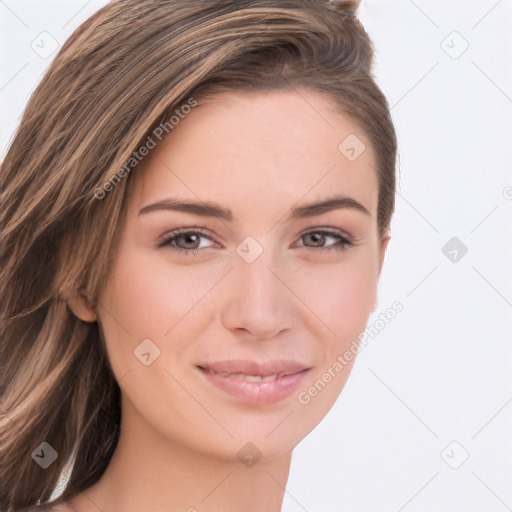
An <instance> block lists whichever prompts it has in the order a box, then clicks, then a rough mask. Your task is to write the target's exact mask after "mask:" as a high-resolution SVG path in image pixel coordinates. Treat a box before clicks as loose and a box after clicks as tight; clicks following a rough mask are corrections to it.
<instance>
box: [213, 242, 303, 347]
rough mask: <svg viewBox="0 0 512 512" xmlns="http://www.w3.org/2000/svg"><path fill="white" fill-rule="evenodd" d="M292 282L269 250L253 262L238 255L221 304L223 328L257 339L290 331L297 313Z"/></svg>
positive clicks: (268, 337)
mask: <svg viewBox="0 0 512 512" xmlns="http://www.w3.org/2000/svg"><path fill="white" fill-rule="evenodd" d="M289 280H290V276H289V275H287V273H286V271H284V270H283V269H282V266H279V265H277V263H276V261H275V258H272V257H271V255H270V251H267V250H264V251H263V253H262V254H260V255H259V256H258V257H257V258H256V260H254V261H253V262H252V263H248V262H247V261H245V260H244V259H243V258H241V257H239V256H238V255H237V254H236V253H235V264H234V269H233V270H232V271H231V272H230V274H229V279H228V282H227V286H226V288H225V289H224V293H222V297H224V299H223V302H222V304H221V305H220V306H221V320H222V323H223V325H224V327H225V328H226V329H229V330H231V331H233V332H235V334H237V335H240V334H241V333H244V334H246V335H247V336H251V337H252V338H257V339H270V338H273V337H275V336H277V334H279V332H281V331H283V330H289V329H291V328H292V327H293V325H294V322H295V321H296V318H297V311H296V305H295V300H294V299H295V297H294V295H293V293H292V291H291V290H290V288H292V287H291V286H290V283H289V282H287V281H289ZM289 287H290V288H289ZM292 289H293V288H292Z"/></svg>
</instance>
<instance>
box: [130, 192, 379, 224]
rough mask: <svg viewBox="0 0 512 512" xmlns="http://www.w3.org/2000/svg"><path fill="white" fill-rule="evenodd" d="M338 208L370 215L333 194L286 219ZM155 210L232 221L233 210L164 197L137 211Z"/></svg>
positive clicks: (204, 202)
mask: <svg viewBox="0 0 512 512" xmlns="http://www.w3.org/2000/svg"><path fill="white" fill-rule="evenodd" d="M338 209H353V210H356V211H359V212H362V213H364V214H365V215H371V214H370V212H369V210H368V209H367V208H366V207H365V206H363V205H362V204H361V203H360V202H358V201H356V200H355V199H353V198H351V197H347V196H334V197H331V198H328V199H325V200H323V201H319V202H315V203H309V204H306V205H304V206H298V207H295V208H293V209H292V210H291V211H290V213H289V214H288V215H287V219H288V220H291V219H304V218H309V217H314V216H316V215H322V214H323V213H327V212H330V211H332V210H338ZM157 210H170V211H179V212H185V213H192V214H195V215H200V216H201V217H215V218H218V219H224V220H226V221H228V222H232V221H233V219H234V216H233V212H232V211H231V210H230V209H228V208H224V207H222V206H220V205H218V204H216V203H213V202H211V201H201V202H194V201H189V200H184V199H174V198H169V199H164V200H162V201H158V202H157V203H153V204H150V205H147V206H144V208H142V209H141V210H140V212H139V215H143V214H145V213H150V212H154V211H157Z"/></svg>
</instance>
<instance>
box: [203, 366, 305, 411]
mask: <svg viewBox="0 0 512 512" xmlns="http://www.w3.org/2000/svg"><path fill="white" fill-rule="evenodd" d="M196 368H197V369H198V371H199V372H200V373H201V374H202V375H203V377H204V378H205V379H206V380H207V381H208V382H209V383H211V384H213V385H214V386H215V387H216V388H218V389H220V390H221V391H223V392H224V393H226V394H228V395H230V396H231V397H236V398H237V399H238V400H241V401H243V402H246V403H253V404H270V403H275V402H279V401H281V400H284V399H285V398H287V397H288V396H290V395H291V394H292V393H293V392H294V391H296V390H297V389H298V388H299V387H300V386H301V385H302V384H303V382H304V380H305V378H306V376H307V374H308V373H309V372H310V370H311V367H308V366H306V365H304V364H301V363H298V362H295V361H285V360H279V361H268V362H265V363H257V362H255V361H248V360H229V361H219V362H215V363H208V364H201V365H197V366H196Z"/></svg>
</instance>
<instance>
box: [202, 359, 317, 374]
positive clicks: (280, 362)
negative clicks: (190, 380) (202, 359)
mask: <svg viewBox="0 0 512 512" xmlns="http://www.w3.org/2000/svg"><path fill="white" fill-rule="evenodd" d="M197 366H198V367H199V368H203V369H205V370H211V371H213V372H215V373H221V372H226V373H232V374H235V373H241V374H244V375H254V376H261V377H269V376H270V375H292V374H293V373H298V372H301V371H304V370H309V369H310V367H309V366H307V365H305V364H303V363H300V362H298V361H292V360H287V359H276V360H272V361H264V362H257V361H251V360H248V359H229V360H225V361H215V362H211V363H204V364H200V365H197Z"/></svg>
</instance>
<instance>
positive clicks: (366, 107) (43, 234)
mask: <svg viewBox="0 0 512 512" xmlns="http://www.w3.org/2000/svg"><path fill="white" fill-rule="evenodd" d="M355 4H357V2H327V1H326V0H279V1H276V0H117V1H113V2H111V3H109V4H108V5H107V6H105V7H104V8H102V9H101V10H99V11H98V12H97V13H95V14H94V15H93V16H92V17H90V18H89V19H88V20H86V21H85V22H84V23H83V24H82V25H81V26H80V27H78V28H77V29H76V30H75V32H74V33H73V34H72V35H71V37H70V38H69V39H68V40H67V41H66V43H65V44H64V45H63V47H62V49H61V50H60V52H59V53H58V55H57V56H56V57H55V59H54V61H53V62H52V64H51V66H50V68H49V70H48V71H47V73H46V74H45V76H44V78H43V79H42V81H41V83H40V84H39V86H38V87H37V89H36V90H35V92H34V93H33V95H32V97H31V98H30V101H29V102H28V105H27V107H26V110H25V112H24V114H23V117H22V119H21V122H20V125H19V127H18V130H17V132H16V134H15V137H14V139H13V141H12V144H11V146H10V148H9V150H8V152H7V154H6V156H5V159H4V161H3V163H2V168H1V171H0V179H1V183H0V185H1V196H0V200H1V205H2V211H1V228H2V248H1V275H0V277H1V282H0V290H1V295H2V298H3V308H2V312H1V313H2V315H1V331H0V334H1V340H2V345H1V349H0V355H1V368H0V370H1V383H0V397H1V404H0V406H1V411H0V412H1V417H0V443H1V444H0V449H1V452H0V480H1V490H0V509H1V510H2V511H3V512H13V511H15V510H19V509H21V508H24V507H29V506H34V505H40V504H43V503H46V502H48V500H49V499H50V497H51V495H52V493H53V491H54V489H55V488H56V485H57V483H58V481H59V476H61V474H62V473H63V471H64V470H65V469H66V468H69V469H70V473H69V480H68V483H67V486H66V488H65V490H64V492H63V493H62V495H61V496H60V497H59V499H58V500H57V501H56V502H61V501H65V500H68V499H69V498H71V497H72V496H74V495H76V494H77V493H79V492H80V491H81V490H84V489H86V488H87V487H89V486H91V485H93V484H94V483H95V482H96V481H97V480H98V479H99V478H100V477H101V475H102V473H103V472H104V470H105V469H106V467H107V465H108V463H109V461H110V458H111V456H112V454H113V452H114V449H115V447H116V443H117V440H118V435H119V427H120V418H121V410H120V389H119V386H118V383H117V382H116V380H115V378H114V375H113V373H112V371H111V368H110V365H109V361H108V358H107V355H106V350H105V345H104V341H102V339H101V337H100V332H99V327H98V324H97V323H96V322H91V323H88V322H83V321H82V320H79V319H78V318H77V317H76V316H74V315H73V313H72V311H71V310H70V308H69V306H68V304H67V302H66V300H65V299H64V298H63V297H64V296H65V294H64V292H65V291H66V290H76V291H77V292H78V293H79V294H81V296H83V297H84V298H85V299H86V300H87V301H88V303H89V305H90V306H91V307H93V308H97V307H98V304H97V302H96V300H97V297H98V292H99V291H100V289H101V286H102V284H103V283H104V282H105V281H106V277H107V275H108V272H109V269H110V268H111V264H112V261H113V258H114V253H115V250H116V247H117V242H118V237H119V234H120V229H121V226H122V222H123V218H124V212H125V208H126V204H127V200H128V197H129V191H130V190H131V188H130V187H131V186H132V185H131V184H132V183H133V180H132V179H130V177H131V174H128V175H126V176H124V177H123V178H122V179H117V181H116V182H115V186H112V187H110V189H109V191H108V193H107V194H106V195H105V197H104V198H103V199H98V198H97V197H98V195H97V194H95V191H96V190H98V189H103V190H106V188H105V184H106V183H112V180H113V178H115V177H116V176H117V177H118V178H119V176H120V169H123V166H126V162H127V161H128V160H129V159H130V158H131V157H132V154H133V152H134V151H135V150H136V149H137V148H139V147H140V146H141V144H142V143H143V142H144V141H145V140H147V137H148V134H151V133H152V132H153V131H154V129H155V128H156V127H158V126H159V125H160V123H162V120H164V119H169V118H170V117H171V116H172V115H173V112H175V110H176V109H178V108H179V107H180V106H181V105H183V104H186V103H187V102H190V98H196V99H199V98H201V96H204V95H206V94H213V93H215V92H217V91H229V90H232V91H242V90H243V91H265V90H271V89H294V88H297V87H306V88H310V89H313V90H315V91H321V92H324V93H326V94H327V95H329V96H330V98H332V100H333V101H334V102H335V104H336V105H337V106H338V108H339V110H340V112H344V113H346V114H348V115H350V116H351V118H352V119H353V120H354V121H355V122H357V123H358V124H359V126H361V127H362V129H363V130H364V132H365V133H366V134H367V135H368V137H369V140H370V141H371V143H372V146H373V148H374V150H375V154H376V158H377V168H376V173H377V176H378V183H379V197H378V219H377V223H378V229H379V234H380V236H383V235H384V234H385V233H386V231H387V230H388V228H389V225H390V221H391V217H392V214H393V211H394V204H395V203H394V198H395V160H396V152H397V147H396V136H395V131H394V128H393V124H392V121H391V116H390V113H389V106H388V103H387V101H386V99H385V97H384V95H383V94H382V92H381V90H380V89H379V87H378V86H377V84H376V83H375V80H374V77H373V75H372V66H373V59H374V49H373V46H372V43H371V40H370V38H369V36H368V34H367V33H366V31H365V30H364V28H363V26H362V24H361V23H360V21H359V20H358V19H357V17H356V16H354V15H351V14H350V13H349V12H348V11H347V9H350V8H351V7H352V8H353V7H354V5H355ZM340 142H341V141H340ZM135 172H137V171H136V169H134V170H133V171H132V173H135ZM42 443H47V444H43V445H42ZM48 445H49V446H50V447H51V448H52V449H53V450H54V451H55V452H56V454H57V458H56V460H55V461H54V462H53V463H52V464H50V465H49V466H48V467H46V468H43V467H42V466H41V465H40V464H38V463H36V462H37V461H36V459H37V453H38V451H40V450H45V449H46V450H47V453H50V452H48ZM34 452H35V453H34ZM51 453H52V454H54V453H53V452H51Z"/></svg>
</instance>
